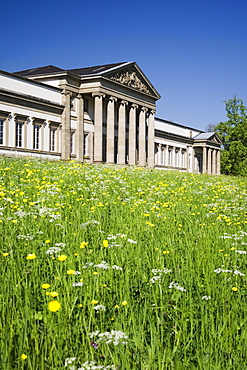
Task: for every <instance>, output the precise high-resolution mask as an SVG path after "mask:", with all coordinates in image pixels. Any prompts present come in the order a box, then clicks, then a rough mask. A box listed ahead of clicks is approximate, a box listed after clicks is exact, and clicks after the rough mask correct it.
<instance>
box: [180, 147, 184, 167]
mask: <svg viewBox="0 0 247 370" xmlns="http://www.w3.org/2000/svg"><path fill="white" fill-rule="evenodd" d="M181 166H182V167H184V151H183V152H182V153H181Z"/></svg>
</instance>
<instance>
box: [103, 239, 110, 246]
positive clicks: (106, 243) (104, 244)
mask: <svg viewBox="0 0 247 370" xmlns="http://www.w3.org/2000/svg"><path fill="white" fill-rule="evenodd" d="M103 246H104V247H105V248H107V247H108V246H109V242H108V240H103Z"/></svg>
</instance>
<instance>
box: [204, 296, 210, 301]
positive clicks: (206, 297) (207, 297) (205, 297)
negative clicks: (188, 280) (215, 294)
mask: <svg viewBox="0 0 247 370" xmlns="http://www.w3.org/2000/svg"><path fill="white" fill-rule="evenodd" d="M209 299H211V297H210V295H209V296H206V295H204V296H203V297H202V300H205V301H208V300H209Z"/></svg>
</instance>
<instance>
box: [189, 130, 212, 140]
mask: <svg viewBox="0 0 247 370" xmlns="http://www.w3.org/2000/svg"><path fill="white" fill-rule="evenodd" d="M214 135H215V132H202V133H200V134H199V135H196V136H194V138H193V139H195V140H209V139H211V137H213V136H214Z"/></svg>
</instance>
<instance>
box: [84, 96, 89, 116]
mask: <svg viewBox="0 0 247 370" xmlns="http://www.w3.org/2000/svg"><path fill="white" fill-rule="evenodd" d="M84 112H86V113H88V99H87V98H84Z"/></svg>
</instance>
